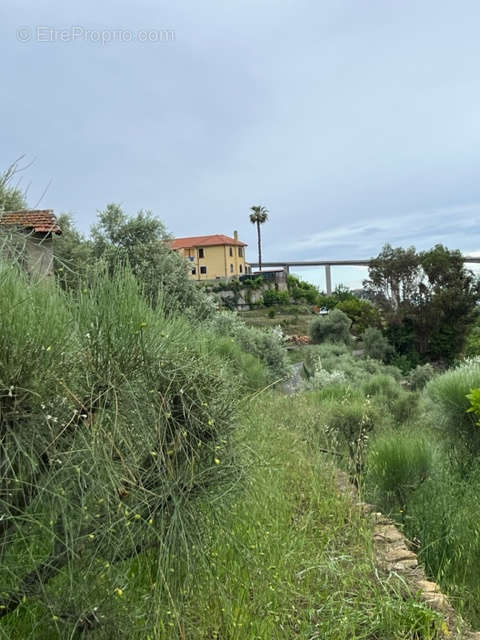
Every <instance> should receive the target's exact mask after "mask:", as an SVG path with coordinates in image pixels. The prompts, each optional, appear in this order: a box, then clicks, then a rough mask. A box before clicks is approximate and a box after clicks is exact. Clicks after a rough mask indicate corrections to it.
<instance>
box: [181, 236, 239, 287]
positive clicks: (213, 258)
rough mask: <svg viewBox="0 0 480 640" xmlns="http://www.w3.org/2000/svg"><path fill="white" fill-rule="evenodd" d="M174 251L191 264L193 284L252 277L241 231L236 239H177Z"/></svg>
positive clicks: (217, 237)
mask: <svg viewBox="0 0 480 640" xmlns="http://www.w3.org/2000/svg"><path fill="white" fill-rule="evenodd" d="M171 247H172V249H173V250H174V251H177V252H178V253H180V254H181V255H182V256H184V257H185V258H186V259H187V260H188V261H189V263H190V277H191V278H192V280H216V279H229V278H239V277H240V276H242V275H245V274H248V273H251V270H250V266H249V264H248V263H247V261H246V256H245V250H246V247H247V244H246V243H245V242H242V241H241V240H239V239H238V232H237V231H234V232H233V238H231V237H230V236H224V235H220V234H218V235H211V236H192V237H189V238H175V240H173V241H172V244H171Z"/></svg>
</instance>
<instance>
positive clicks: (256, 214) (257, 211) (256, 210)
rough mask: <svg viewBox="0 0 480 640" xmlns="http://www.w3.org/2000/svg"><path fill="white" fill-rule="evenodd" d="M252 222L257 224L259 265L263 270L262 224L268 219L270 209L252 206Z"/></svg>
mask: <svg viewBox="0 0 480 640" xmlns="http://www.w3.org/2000/svg"><path fill="white" fill-rule="evenodd" d="M250 211H252V213H251V214H250V222H251V223H252V224H256V225H257V236H258V267H259V269H260V271H261V270H262V238H261V233H260V225H261V224H263V223H264V222H266V221H267V220H268V209H266V208H265V207H260V206H255V207H250Z"/></svg>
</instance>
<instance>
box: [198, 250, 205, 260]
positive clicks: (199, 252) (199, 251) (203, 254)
mask: <svg viewBox="0 0 480 640" xmlns="http://www.w3.org/2000/svg"><path fill="white" fill-rule="evenodd" d="M198 257H199V258H204V257H205V251H204V250H203V249H199V250H198Z"/></svg>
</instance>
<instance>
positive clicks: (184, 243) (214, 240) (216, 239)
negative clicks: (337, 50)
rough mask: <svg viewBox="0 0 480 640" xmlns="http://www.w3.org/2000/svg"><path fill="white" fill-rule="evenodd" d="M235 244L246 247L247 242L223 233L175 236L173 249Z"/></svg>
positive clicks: (172, 244)
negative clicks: (184, 236) (186, 236)
mask: <svg viewBox="0 0 480 640" xmlns="http://www.w3.org/2000/svg"><path fill="white" fill-rule="evenodd" d="M224 244H226V245H233V246H235V247H246V246H247V243H246V242H241V241H240V240H235V239H234V238H230V237H229V236H223V235H221V234H217V235H213V236H192V237H191V238H175V240H172V243H171V247H172V249H174V250H176V249H190V248H191V247H215V246H219V245H224Z"/></svg>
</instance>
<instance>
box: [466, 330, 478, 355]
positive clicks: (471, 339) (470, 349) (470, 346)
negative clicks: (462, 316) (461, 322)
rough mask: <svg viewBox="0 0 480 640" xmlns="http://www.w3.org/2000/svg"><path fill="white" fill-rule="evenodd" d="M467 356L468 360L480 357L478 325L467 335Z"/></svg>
mask: <svg viewBox="0 0 480 640" xmlns="http://www.w3.org/2000/svg"><path fill="white" fill-rule="evenodd" d="M465 356H466V357H468V358H472V357H474V356H480V326H479V325H478V324H476V325H474V326H473V327H472V328H471V329H470V331H469V333H468V335H467V341H466V343H465Z"/></svg>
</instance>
